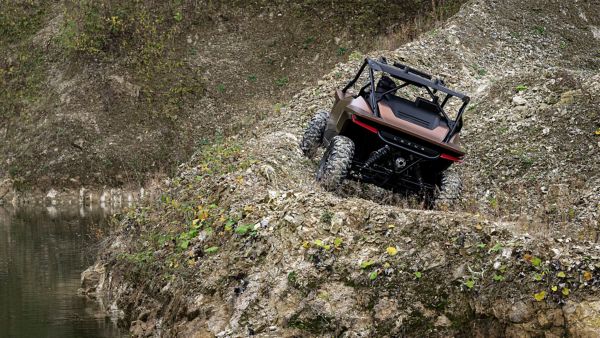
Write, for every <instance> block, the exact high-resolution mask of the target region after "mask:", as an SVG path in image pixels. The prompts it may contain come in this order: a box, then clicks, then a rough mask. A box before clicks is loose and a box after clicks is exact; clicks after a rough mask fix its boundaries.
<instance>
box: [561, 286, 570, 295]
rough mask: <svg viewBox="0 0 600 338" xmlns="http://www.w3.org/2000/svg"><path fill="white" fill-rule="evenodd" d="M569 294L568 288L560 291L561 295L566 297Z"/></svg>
mask: <svg viewBox="0 0 600 338" xmlns="http://www.w3.org/2000/svg"><path fill="white" fill-rule="evenodd" d="M569 293H571V290H569V288H563V289H562V294H563V295H565V296H568V295H569Z"/></svg>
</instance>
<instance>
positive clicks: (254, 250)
mask: <svg viewBox="0 0 600 338" xmlns="http://www.w3.org/2000/svg"><path fill="white" fill-rule="evenodd" d="M595 9H596V6H595V4H594V1H582V2H574V3H564V2H556V3H548V2H546V1H516V0H514V1H513V0H505V1H471V2H469V3H468V5H466V6H465V7H464V8H463V9H462V10H461V12H460V13H459V14H458V15H457V16H456V17H454V18H453V19H452V20H450V22H449V23H448V24H447V25H446V26H445V27H444V28H443V29H438V30H436V31H434V32H431V33H429V34H425V35H424V36H423V37H422V38H421V39H419V40H417V41H415V42H413V43H409V44H407V45H405V46H402V47H400V48H399V49H397V50H395V51H388V52H383V53H373V56H379V55H380V54H383V55H384V56H386V57H388V59H393V60H401V61H403V62H405V63H408V64H411V65H413V66H415V67H416V68H421V69H424V70H427V71H430V72H432V73H434V74H442V73H443V74H445V75H444V77H445V78H446V82H447V83H448V84H449V85H450V86H451V87H456V88H460V89H462V90H464V91H466V92H470V93H472V101H473V107H475V108H473V109H472V110H470V111H468V112H467V114H466V116H465V127H464V133H463V136H464V143H465V146H466V148H467V150H468V152H469V156H470V157H469V159H468V160H467V162H466V163H465V164H464V165H463V166H460V167H459V168H457V169H458V170H459V171H460V172H461V173H462V175H463V177H464V178H465V180H466V183H467V186H466V188H467V189H466V192H465V196H464V199H463V201H462V204H461V205H459V206H457V207H455V208H454V209H452V210H448V211H442V210H422V208H420V205H419V203H418V201H416V202H412V201H410V200H408V201H407V200H406V199H399V198H398V197H397V196H392V195H390V194H389V193H386V192H384V191H381V190H380V189H377V188H373V187H370V186H365V185H360V184H355V183H348V184H347V186H346V187H344V189H343V190H342V191H340V192H338V193H336V194H332V193H328V192H326V191H324V190H322V189H321V188H320V187H319V186H318V185H317V184H315V182H314V180H313V172H314V170H315V166H316V163H314V162H312V161H309V160H306V159H305V158H303V157H302V154H301V152H300V150H299V148H298V141H299V139H298V135H300V134H301V132H302V127H303V125H304V124H305V122H306V121H307V120H308V119H309V118H310V116H312V114H313V113H314V112H315V111H316V110H317V109H318V108H321V107H327V106H329V105H330V104H331V102H332V98H331V96H330V92H331V91H332V90H333V89H334V88H336V87H339V86H341V85H342V84H343V82H344V81H345V80H346V79H348V78H350V77H351V76H352V75H353V73H354V71H356V69H357V67H358V65H359V63H360V60H354V61H351V62H349V63H348V64H341V65H338V66H337V67H336V68H335V69H334V71H333V72H332V73H331V74H329V75H327V76H326V77H325V78H324V81H323V82H321V83H320V84H319V86H317V87H315V88H308V89H306V90H304V91H302V92H301V93H299V94H297V95H296V96H295V97H294V98H293V99H292V101H291V102H290V103H289V106H288V107H286V108H285V109H282V110H281V111H280V112H279V114H278V115H277V116H274V117H272V118H269V119H266V120H265V121H263V123H262V124H261V125H259V126H258V127H257V128H256V130H255V131H254V134H253V135H252V136H248V137H245V138H242V137H239V138H230V139H227V140H225V141H224V143H223V144H217V145H214V146H212V147H207V148H204V149H202V151H200V152H198V153H197V154H196V155H195V156H194V157H193V158H192V159H191V160H190V161H189V162H188V163H187V164H186V165H184V166H182V167H181V168H180V169H181V170H180V172H179V174H178V176H177V177H175V178H173V179H172V180H171V181H170V183H169V185H168V187H166V188H167V189H168V190H167V191H166V192H165V194H164V195H163V197H162V198H161V201H157V202H156V203H155V204H152V205H149V206H144V207H139V208H138V209H136V210H132V211H131V212H129V213H127V214H126V215H122V216H121V217H120V219H119V222H120V225H121V228H122V231H121V232H120V233H119V234H118V236H117V237H116V238H118V241H119V243H120V244H119V245H113V246H111V247H110V248H107V250H106V251H105V252H104V254H103V255H102V257H101V261H102V262H104V263H105V264H107V269H106V272H105V278H104V280H106V281H109V282H107V283H105V286H104V288H103V290H104V291H103V292H102V297H103V299H106V302H107V303H110V304H115V305H116V306H117V307H118V308H120V309H126V310H127V313H126V317H125V321H126V322H127V323H129V324H130V326H131V332H132V333H133V334H134V335H137V336H142V335H148V334H152V335H155V336H177V335H180V336H193V335H197V336H216V337H243V336H248V335H252V334H256V335H259V336H263V337H292V336H323V337H324V336H332V335H333V336H342V337H367V336H372V337H386V336H387V337H396V336H403V335H404V336H440V337H447V336H476V337H504V336H509V337H535V336H547V337H554V336H556V337H562V336H564V335H567V334H569V335H572V336H579V337H589V336H596V335H597V334H598V327H599V326H598V317H599V313H600V306H599V305H598V299H599V295H600V289H599V288H598V285H600V270H599V269H600V246H598V245H597V244H596V243H594V242H591V241H590V240H596V238H595V237H596V231H597V226H598V223H597V222H598V213H599V212H600V210H599V203H600V191H599V190H598V189H600V188H599V187H600V173H599V172H598V170H597V164H596V162H597V161H596V159H597V158H598V155H599V153H600V145H599V144H598V142H599V141H600V140H599V139H598V138H597V136H596V135H594V132H595V130H597V128H598V127H599V126H600V120H599V116H598V110H597V107H598V106H600V102H599V100H600V97H599V96H598V95H594V94H593V93H597V92H599V91H600V77H599V76H600V75H598V66H599V64H598V59H597V57H595V56H594V55H592V54H591V53H590V51H591V50H598V48H599V47H600V45H599V42H598V40H596V39H594V38H593V32H592V31H591V30H590V29H589V26H590V25H593V26H598V25H600V22H597V20H600V18H599V17H597V16H595V15H593V13H595ZM562 42H564V43H566V47H565V48H562V47H561V46H562ZM515 97H517V99H515ZM390 247H392V248H394V250H388V248H390Z"/></svg>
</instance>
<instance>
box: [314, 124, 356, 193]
mask: <svg viewBox="0 0 600 338" xmlns="http://www.w3.org/2000/svg"><path fill="white" fill-rule="evenodd" d="M353 157H354V142H352V140H351V139H349V138H347V137H346V136H340V135H338V136H335V137H334V138H333V139H331V143H329V146H328V147H327V150H326V151H325V154H323V158H321V162H320V163H319V169H318V170H317V181H318V182H319V183H321V185H322V186H323V187H324V188H325V189H327V190H330V191H333V190H337V189H338V188H339V187H340V186H341V184H342V182H343V181H344V179H345V178H346V177H347V176H348V172H349V171H350V166H351V165H352V158H353Z"/></svg>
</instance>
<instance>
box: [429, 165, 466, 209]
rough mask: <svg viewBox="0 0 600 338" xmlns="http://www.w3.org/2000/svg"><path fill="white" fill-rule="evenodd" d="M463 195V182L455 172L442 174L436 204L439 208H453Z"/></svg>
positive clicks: (450, 171)
mask: <svg viewBox="0 0 600 338" xmlns="http://www.w3.org/2000/svg"><path fill="white" fill-rule="evenodd" d="M461 193H462V180H461V179H460V176H459V175H458V173H457V172H456V171H455V170H446V171H444V172H443V173H442V178H441V180H440V185H439V189H438V190H437V191H436V195H435V204H436V205H437V206H451V205H453V204H455V203H456V202H458V200H459V199H460V195H461Z"/></svg>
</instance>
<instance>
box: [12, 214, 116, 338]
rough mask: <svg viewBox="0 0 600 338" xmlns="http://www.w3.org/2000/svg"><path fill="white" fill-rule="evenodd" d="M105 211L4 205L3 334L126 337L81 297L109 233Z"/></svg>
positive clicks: (16, 335) (95, 306) (68, 337)
mask: <svg viewBox="0 0 600 338" xmlns="http://www.w3.org/2000/svg"><path fill="white" fill-rule="evenodd" d="M101 211H102V210H101V209H100V210H98V211H97V212H90V210H89V209H81V210H80V209H76V210H72V211H69V210H61V211H59V210H56V209H54V208H49V209H47V208H38V209H31V208H29V209H19V210H14V209H8V208H4V207H2V206H0V337H2V338H4V337H17V338H18V337H57V338H58V337H60V338H70V337H123V336H124V335H123V333H122V332H121V331H119V329H117V327H116V325H115V324H114V323H113V322H112V321H111V320H110V319H109V318H106V317H105V316H104V315H103V313H102V312H101V311H100V309H99V308H98V306H97V304H96V303H95V302H93V301H90V300H88V299H86V298H85V297H82V296H78V295H77V289H78V288H79V284H80V275H81V272H82V271H83V270H85V269H86V268H87V267H88V266H89V265H91V264H92V263H93V261H94V258H95V255H96V251H97V249H98V246H99V242H100V240H101V238H102V236H103V234H105V233H106V231H107V226H106V222H105V217H104V213H103V212H101Z"/></svg>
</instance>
